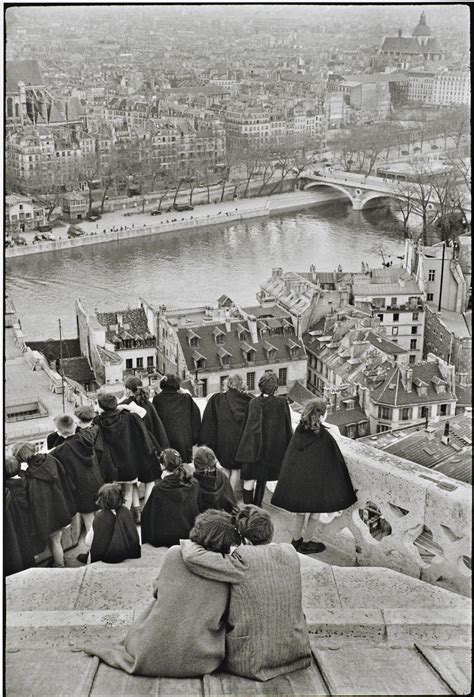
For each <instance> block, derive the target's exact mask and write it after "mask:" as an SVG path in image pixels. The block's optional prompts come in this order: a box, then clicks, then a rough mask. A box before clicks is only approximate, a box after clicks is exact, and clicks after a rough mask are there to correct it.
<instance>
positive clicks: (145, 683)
mask: <svg viewBox="0 0 474 697" xmlns="http://www.w3.org/2000/svg"><path fill="white" fill-rule="evenodd" d="M131 695H155V696H156V695H159V696H160V697H170V696H171V695H173V697H175V696H176V697H202V689H201V680H200V679H199V678H196V679H186V678H184V679H182V678H180V679H171V678H148V677H144V676H140V675H128V674H127V673H124V672H123V671H122V670H117V669H115V668H110V667H109V666H108V665H106V664H105V663H101V664H100V667H99V670H98V671H97V674H96V676H95V680H94V683H93V685H92V690H91V692H90V697H130V696H131Z"/></svg>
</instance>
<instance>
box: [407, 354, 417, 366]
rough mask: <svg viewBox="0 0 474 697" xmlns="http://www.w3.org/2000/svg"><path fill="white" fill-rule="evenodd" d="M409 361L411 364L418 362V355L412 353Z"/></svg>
mask: <svg viewBox="0 0 474 697" xmlns="http://www.w3.org/2000/svg"><path fill="white" fill-rule="evenodd" d="M408 362H409V363H411V364H413V363H415V362H416V356H414V355H413V354H411V355H410V357H409V358H408Z"/></svg>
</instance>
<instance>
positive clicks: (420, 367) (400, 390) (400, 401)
mask: <svg viewBox="0 0 474 697" xmlns="http://www.w3.org/2000/svg"><path fill="white" fill-rule="evenodd" d="M411 367H412V369H413V375H412V382H413V381H414V380H416V379H417V378H418V379H419V380H421V381H422V382H424V383H426V384H427V385H428V387H427V390H426V395H419V394H418V392H417V390H416V389H412V391H411V392H407V391H406V389H405V387H404V385H403V380H402V375H401V368H400V366H398V365H395V366H394V368H393V369H392V370H391V371H389V373H388V375H387V376H386V377H385V379H384V380H383V382H382V383H381V385H379V386H377V387H375V388H374V389H373V390H372V391H371V395H370V397H371V400H372V401H373V402H376V403H379V404H384V405H385V404H386V405H388V406H396V407H404V406H410V405H411V404H432V403H433V402H443V403H444V402H451V401H453V400H455V399H456V397H455V395H453V394H452V392H450V390H449V388H448V386H446V391H445V392H443V393H439V394H438V393H437V392H436V389H435V387H434V382H433V379H438V380H441V382H445V381H444V378H443V376H442V374H441V372H440V369H439V366H438V363H435V362H431V361H424V362H422V363H415V364H414V365H413V366H411Z"/></svg>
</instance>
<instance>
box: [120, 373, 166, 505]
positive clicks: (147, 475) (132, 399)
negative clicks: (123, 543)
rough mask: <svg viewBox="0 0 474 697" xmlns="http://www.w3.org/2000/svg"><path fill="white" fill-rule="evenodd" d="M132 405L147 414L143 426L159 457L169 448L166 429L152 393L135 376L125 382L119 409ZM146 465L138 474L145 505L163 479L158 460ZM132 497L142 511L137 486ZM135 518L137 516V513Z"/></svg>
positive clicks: (133, 503)
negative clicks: (152, 401)
mask: <svg viewBox="0 0 474 697" xmlns="http://www.w3.org/2000/svg"><path fill="white" fill-rule="evenodd" d="M132 403H133V404H136V405H137V406H139V407H141V408H142V409H144V411H145V413H144V414H143V417H142V418H143V424H144V425H145V427H146V429H147V431H148V432H149V433H150V434H151V435H152V437H153V438H154V439H155V441H156V451H155V452H156V455H157V456H159V455H160V453H161V451H162V450H164V449H165V448H168V447H169V442H168V436H167V435H166V431H165V427H164V426H163V423H162V421H161V419H160V417H159V416H158V414H157V413H156V409H155V407H154V406H153V404H152V403H151V402H150V391H149V390H148V388H147V387H144V386H143V383H142V381H141V379H140V378H137V377H135V376H132V377H129V378H127V380H126V381H125V398H124V399H122V401H121V402H120V404H119V405H118V408H119V409H123V408H127V407H129V406H130V405H131V404H132ZM144 465H145V467H142V468H141V469H140V471H139V472H138V481H139V482H142V483H143V484H144V485H145V496H144V503H146V502H147V501H148V497H149V496H150V494H151V491H152V489H153V486H154V484H155V480H156V479H160V477H161V469H160V467H159V462H158V459H156V460H153V461H150V460H147V461H145V463H144ZM132 496H133V500H132V508H133V509H137V508H138V509H140V501H139V498H138V486H137V485H134V486H133V494H132ZM135 516H137V514H136V513H135Z"/></svg>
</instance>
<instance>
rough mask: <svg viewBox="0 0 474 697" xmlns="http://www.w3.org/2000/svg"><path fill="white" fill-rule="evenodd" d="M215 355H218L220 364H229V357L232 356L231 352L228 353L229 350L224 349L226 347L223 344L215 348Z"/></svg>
mask: <svg viewBox="0 0 474 697" xmlns="http://www.w3.org/2000/svg"><path fill="white" fill-rule="evenodd" d="M217 355H218V356H219V360H220V362H221V365H222V366H225V365H230V359H231V357H232V354H231V353H229V351H226V349H225V348H224V347H223V346H219V348H218V349H217Z"/></svg>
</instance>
